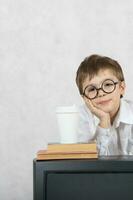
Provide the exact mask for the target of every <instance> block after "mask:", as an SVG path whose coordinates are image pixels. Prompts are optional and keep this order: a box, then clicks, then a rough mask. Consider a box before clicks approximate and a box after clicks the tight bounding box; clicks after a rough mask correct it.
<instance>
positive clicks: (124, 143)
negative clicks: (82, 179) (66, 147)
mask: <svg viewBox="0 0 133 200" xmlns="http://www.w3.org/2000/svg"><path fill="white" fill-rule="evenodd" d="M79 109H80V121H79V127H78V142H80V143H86V142H89V141H92V140H96V143H97V149H98V152H99V155H133V102H131V101H128V100H123V99H121V103H120V109H119V112H118V114H117V116H116V118H115V120H114V123H113V125H112V126H111V127H110V128H101V127H100V126H98V124H99V119H98V118H97V117H96V116H94V115H93V114H92V113H91V112H90V111H89V109H88V108H87V107H86V105H83V106H81V107H80V108H79Z"/></svg>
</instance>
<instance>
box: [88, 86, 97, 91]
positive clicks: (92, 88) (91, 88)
mask: <svg viewBox="0 0 133 200" xmlns="http://www.w3.org/2000/svg"><path fill="white" fill-rule="evenodd" d="M95 90H96V89H95V88H94V87H90V88H88V90H87V91H88V92H94V91H95Z"/></svg>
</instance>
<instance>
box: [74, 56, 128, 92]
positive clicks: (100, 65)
mask: <svg viewBox="0 0 133 200" xmlns="http://www.w3.org/2000/svg"><path fill="white" fill-rule="evenodd" d="M105 69H109V70H111V71H112V73H113V74H114V75H115V76H116V77H117V78H118V80H120V81H124V75H123V71H122V68H121V66H120V65H119V63H118V62H117V61H116V60H113V59H111V58H109V57H105V56H100V55H96V54H93V55H91V56H89V57H86V58H85V59H84V60H83V61H82V62H81V64H80V66H79V68H78V70H77V74H76V84H77V86H78V89H79V92H80V94H81V95H82V94H83V82H84V81H85V79H86V78H87V77H88V75H89V79H90V80H91V79H92V78H93V77H94V76H95V75H97V74H98V72H99V71H100V70H105Z"/></svg>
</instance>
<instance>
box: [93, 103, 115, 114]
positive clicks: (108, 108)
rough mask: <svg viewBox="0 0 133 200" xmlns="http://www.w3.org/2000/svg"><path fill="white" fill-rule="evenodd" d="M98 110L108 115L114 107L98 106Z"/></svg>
mask: <svg viewBox="0 0 133 200" xmlns="http://www.w3.org/2000/svg"><path fill="white" fill-rule="evenodd" d="M97 108H99V109H101V110H102V111H104V112H106V113H110V112H112V110H113V108H112V106H109V105H108V106H103V105H101V106H100V105H98V106H97Z"/></svg>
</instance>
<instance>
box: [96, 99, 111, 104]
mask: <svg viewBox="0 0 133 200" xmlns="http://www.w3.org/2000/svg"><path fill="white" fill-rule="evenodd" d="M110 101H111V99H109V100H103V101H99V102H97V104H98V105H106V104H108V103H109V102H110Z"/></svg>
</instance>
